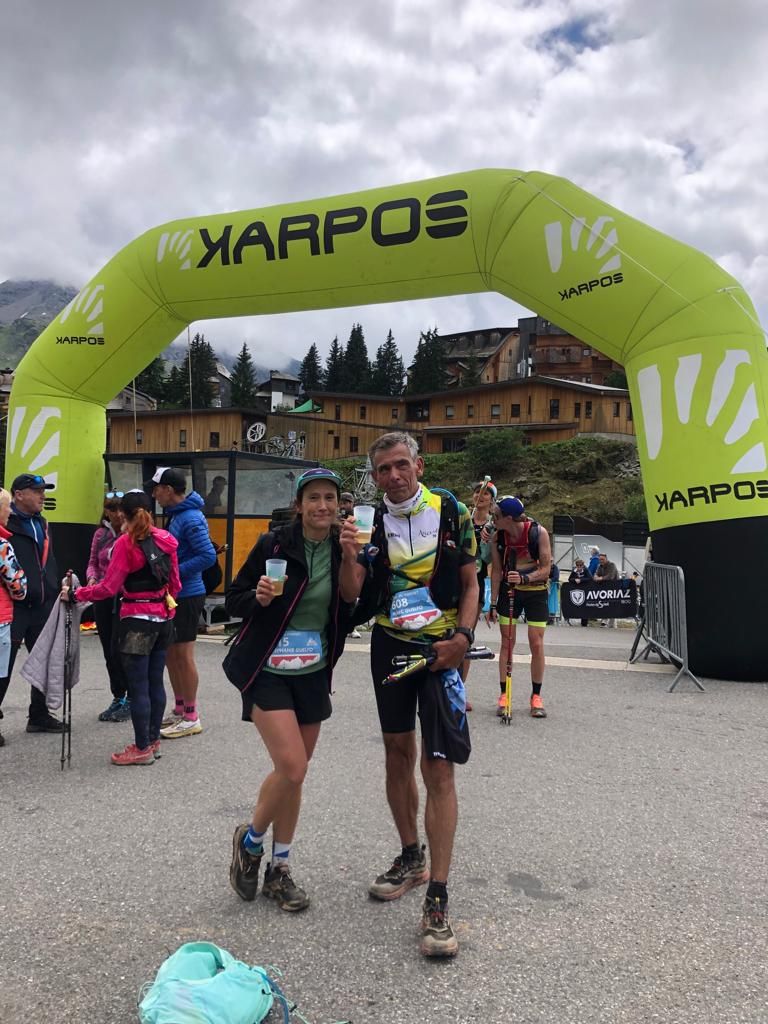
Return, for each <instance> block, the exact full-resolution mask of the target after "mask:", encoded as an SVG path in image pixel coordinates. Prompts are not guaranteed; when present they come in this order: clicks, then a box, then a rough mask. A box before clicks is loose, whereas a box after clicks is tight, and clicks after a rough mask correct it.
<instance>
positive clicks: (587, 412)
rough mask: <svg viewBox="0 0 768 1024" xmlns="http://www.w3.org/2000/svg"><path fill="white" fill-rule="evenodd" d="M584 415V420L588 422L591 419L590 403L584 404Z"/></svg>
mask: <svg viewBox="0 0 768 1024" xmlns="http://www.w3.org/2000/svg"><path fill="white" fill-rule="evenodd" d="M584 415H585V416H586V418H587V419H588V420H591V419H592V403H591V402H585V403H584Z"/></svg>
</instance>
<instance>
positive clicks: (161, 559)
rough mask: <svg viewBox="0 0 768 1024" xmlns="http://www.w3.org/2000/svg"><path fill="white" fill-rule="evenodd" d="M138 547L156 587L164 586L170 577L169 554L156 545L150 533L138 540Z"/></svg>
mask: <svg viewBox="0 0 768 1024" xmlns="http://www.w3.org/2000/svg"><path fill="white" fill-rule="evenodd" d="M139 547H140V548H141V550H142V551H143V552H144V557H145V558H146V560H147V565H148V566H149V571H150V572H151V574H152V577H153V579H154V580H155V582H156V583H157V585H158V587H164V586H166V584H167V583H168V580H169V579H170V578H171V556H170V555H169V554H168V552H167V551H163V550H161V548H159V547H158V546H157V543H156V541H155V538H154V537H153V536H152V534H151V533H150V535H149V536H148V537H145V538H144V540H140V541H139Z"/></svg>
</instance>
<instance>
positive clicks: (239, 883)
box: [229, 822, 300, 909]
mask: <svg viewBox="0 0 768 1024" xmlns="http://www.w3.org/2000/svg"><path fill="white" fill-rule="evenodd" d="M247 835H248V823H247V822H246V823H245V824H244V825H238V826H237V828H236V829H235V834H234V836H233V837H232V863H231V864H230V865H229V884H230V885H231V886H232V888H233V889H234V890H235V892H236V893H237V895H238V896H239V897H240V899H243V900H249V901H250V900H254V899H256V893H257V892H258V891H259V867H260V865H261V857H262V855H261V854H259V855H258V856H254V855H253V854H252V853H248V851H247V850H246V849H245V847H244V846H243V840H244V839H245V837H246V836H247ZM296 909H300V908H296Z"/></svg>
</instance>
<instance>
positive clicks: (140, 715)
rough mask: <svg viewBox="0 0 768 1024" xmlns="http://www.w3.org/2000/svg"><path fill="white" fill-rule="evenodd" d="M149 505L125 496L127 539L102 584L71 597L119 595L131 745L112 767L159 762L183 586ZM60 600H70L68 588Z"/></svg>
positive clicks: (133, 494) (137, 496) (166, 536)
mask: <svg viewBox="0 0 768 1024" xmlns="http://www.w3.org/2000/svg"><path fill="white" fill-rule="evenodd" d="M151 505H152V503H151V501H150V499H149V498H148V497H147V495H146V494H145V493H144V492H143V491H129V492H128V494H126V495H125V497H124V498H123V499H122V500H121V502H120V510H121V511H122V513H123V515H124V516H125V523H126V526H125V533H123V534H121V536H120V537H118V539H117V541H116V543H115V546H114V548H113V549H112V558H111V559H110V562H109V565H108V567H107V572H106V576H105V577H104V579H103V580H102V581H101V583H95V584H93V586H88V587H78V588H77V590H76V591H75V600H76V601H82V602H87V601H103V600H105V599H107V598H111V597H114V596H115V595H117V594H119V595H120V621H119V623H118V627H117V650H118V651H119V653H120V660H121V662H122V667H123V671H124V673H125V678H126V682H127V684H128V697H129V700H130V705H131V721H132V722H133V730H134V734H135V739H134V742H133V743H130V744H129V745H128V746H127V747H126V748H125V750H121V751H119V752H118V753H115V754H113V755H112V764H116V765H136V764H153V763H154V761H155V759H156V758H158V757H160V723H161V722H162V720H163V712H164V711H165V687H164V685H163V669H164V668H165V655H166V651H167V649H168V644H169V643H170V642H171V639H172V632H173V627H172V620H173V614H174V609H175V607H176V602H175V601H174V598H175V596H176V595H177V594H178V593H179V591H180V590H181V581H180V579H179V563H178V559H177V557H176V548H177V546H178V545H177V542H176V539H175V537H172V536H171V535H170V533H168V532H167V531H166V530H158V529H157V528H156V527H155V526H154V525H153V523H152V516H151V514H150V509H151ZM62 596H63V597H65V598H66V597H67V596H68V595H67V588H66V587H65V588H64V591H63V592H62Z"/></svg>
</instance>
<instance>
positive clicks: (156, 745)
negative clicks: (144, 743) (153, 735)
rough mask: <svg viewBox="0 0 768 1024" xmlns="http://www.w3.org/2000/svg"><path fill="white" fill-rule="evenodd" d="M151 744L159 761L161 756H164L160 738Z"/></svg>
mask: <svg viewBox="0 0 768 1024" xmlns="http://www.w3.org/2000/svg"><path fill="white" fill-rule="evenodd" d="M149 745H150V747H152V750H153V752H154V755H155V760H156V761H159V760H160V758H161V757H162V756H163V751H162V749H161V745H160V740H153V741H152V742H151V743H150V744H149Z"/></svg>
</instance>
